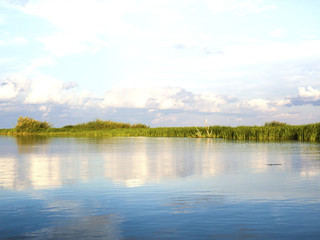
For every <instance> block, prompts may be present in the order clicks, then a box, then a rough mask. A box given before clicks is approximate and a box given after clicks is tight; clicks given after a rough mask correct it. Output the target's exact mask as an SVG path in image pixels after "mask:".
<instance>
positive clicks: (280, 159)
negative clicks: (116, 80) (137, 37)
mask: <svg viewBox="0 0 320 240" xmlns="http://www.w3.org/2000/svg"><path fill="white" fill-rule="evenodd" d="M0 146H1V148H0V193H1V194H0V238H1V237H2V238H3V237H4V239H6V238H7V239H221V238H222V239H223V238H224V239H249V238H254V239H279V238H281V237H282V236H286V237H287V238H286V239H294V238H295V237H296V239H319V236H320V231H319V219H320V215H319V209H320V194H319V191H318V190H319V181H320V161H319V160H320V146H319V144H309V143H307V144H305V143H297V142H281V143H255V142H245V141H243V142H236V143H234V142H232V141H224V140H219V139H179V138H26V139H24V138H23V137H17V138H14V137H12V138H10V137H6V138H3V137H1V136H0ZM301 223H302V224H301ZM300 226H303V227H300ZM279 234H280V235H279ZM281 234H282V235H281Z"/></svg>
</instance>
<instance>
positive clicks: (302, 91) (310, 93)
mask: <svg viewBox="0 0 320 240" xmlns="http://www.w3.org/2000/svg"><path fill="white" fill-rule="evenodd" d="M299 97H302V98H310V99H313V100H319V99H320V91H319V90H316V89H313V88H312V87H311V86H309V87H307V88H304V87H299Z"/></svg>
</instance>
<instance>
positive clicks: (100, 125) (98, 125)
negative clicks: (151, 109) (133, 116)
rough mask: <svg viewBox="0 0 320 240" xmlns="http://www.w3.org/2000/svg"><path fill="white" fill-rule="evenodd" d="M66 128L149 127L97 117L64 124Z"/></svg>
mask: <svg viewBox="0 0 320 240" xmlns="http://www.w3.org/2000/svg"><path fill="white" fill-rule="evenodd" d="M63 128H65V129H74V130H102V129H117V128H149V127H148V126H147V125H145V124H141V123H137V124H130V123H122V122H113V121H109V120H107V121H104V120H100V119H97V120H95V121H91V122H86V123H81V124H77V125H67V126H64V127H63Z"/></svg>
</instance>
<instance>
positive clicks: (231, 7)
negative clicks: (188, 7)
mask: <svg viewBox="0 0 320 240" xmlns="http://www.w3.org/2000/svg"><path fill="white" fill-rule="evenodd" d="M205 2H206V3H207V4H208V6H209V7H210V8H211V9H212V10H213V12H214V13H219V12H227V11H231V12H234V13H236V14H238V15H247V14H253V13H260V12H263V11H267V10H272V9H276V6H275V5H263V4H262V3H261V0H240V1H239V0H223V1H221V0H205Z"/></svg>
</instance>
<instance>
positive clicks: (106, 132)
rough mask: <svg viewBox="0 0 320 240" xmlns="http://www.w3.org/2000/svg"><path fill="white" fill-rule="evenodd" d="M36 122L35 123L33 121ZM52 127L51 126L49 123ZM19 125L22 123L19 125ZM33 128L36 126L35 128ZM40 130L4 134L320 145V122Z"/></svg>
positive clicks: (89, 126)
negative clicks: (205, 139)
mask: <svg viewBox="0 0 320 240" xmlns="http://www.w3.org/2000/svg"><path fill="white" fill-rule="evenodd" d="M29 122H33V121H29ZM47 124H48V123H47ZM17 125H18V124H17ZM32 126H33V125H32ZM44 126H45V127H42V128H41V127H40V128H37V130H36V131H34V129H33V128H32V131H28V129H27V130H24V131H21V130H19V131H18V130H17V127H16V128H15V129H0V134H3V135H14V134H17V135H27V134H29V135H30V134H32V135H49V136H79V137H81V136H87V137H97V136H101V137H102V136H104V137H139V136H141V137H181V138H184V137H190V138H224V139H230V140H254V141H282V140H297V141H307V142H320V123H314V124H305V125H288V124H285V123H281V122H276V121H273V122H271V123H266V124H265V125H264V126H238V127H228V126H207V124H205V127H159V128H149V127H148V126H146V125H144V124H128V123H117V122H112V121H102V120H96V121H92V122H87V123H83V124H77V125H68V126H65V127H62V128H53V127H50V125H48V126H49V127H47V125H44Z"/></svg>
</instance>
